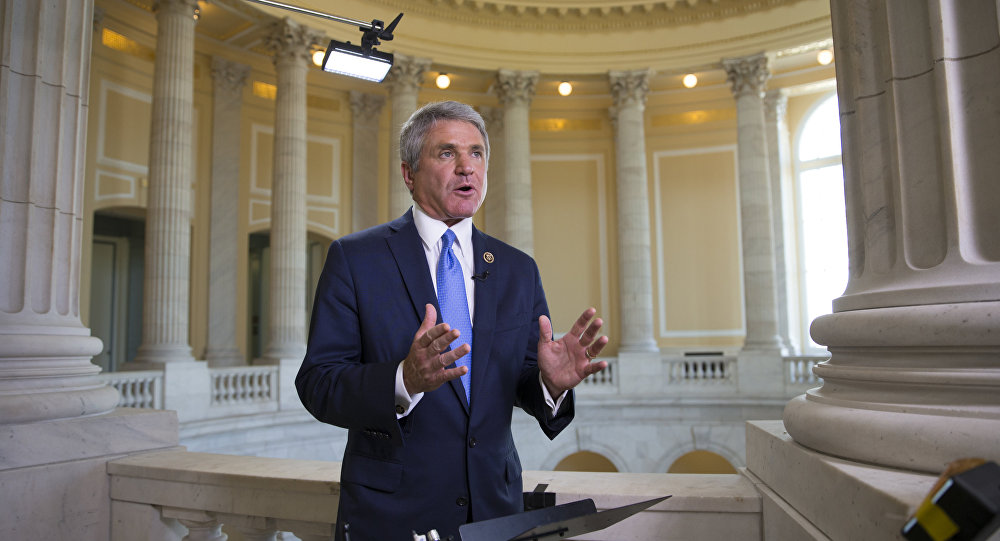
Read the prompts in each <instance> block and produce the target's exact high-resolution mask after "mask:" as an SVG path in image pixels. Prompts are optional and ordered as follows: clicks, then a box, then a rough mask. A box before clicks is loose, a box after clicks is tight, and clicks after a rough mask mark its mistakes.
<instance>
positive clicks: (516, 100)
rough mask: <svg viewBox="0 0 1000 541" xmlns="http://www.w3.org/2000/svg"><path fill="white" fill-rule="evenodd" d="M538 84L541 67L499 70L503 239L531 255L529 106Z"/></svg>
mask: <svg viewBox="0 0 1000 541" xmlns="http://www.w3.org/2000/svg"><path fill="white" fill-rule="evenodd" d="M536 84H538V72H537V71H512V70H505V69H502V70H499V71H498V72H497V85H496V91H497V97H499V98H500V104H501V105H502V106H503V145H502V151H503V154H502V155H499V154H498V156H499V157H500V158H501V159H502V160H503V168H504V179H503V180H504V189H503V199H504V206H505V212H504V229H503V233H502V237H501V238H503V239H505V240H506V242H507V243H508V244H510V245H512V246H514V247H515V248H518V249H520V250H522V251H524V252H525V253H527V254H528V255H532V254H533V253H534V251H535V228H534V226H533V224H532V222H533V216H532V212H533V207H532V205H531V125H530V124H529V114H528V113H529V109H530V108H531V99H532V98H534V96H535V85H536Z"/></svg>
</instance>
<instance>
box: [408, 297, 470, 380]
mask: <svg viewBox="0 0 1000 541" xmlns="http://www.w3.org/2000/svg"><path fill="white" fill-rule="evenodd" d="M435 321H437V310H435V309H434V305H433V304H428V305H426V306H425V307H424V320H423V321H422V322H421V323H420V328H419V329H417V334H416V335H414V336H413V343H412V344H410V353H409V354H408V355H407V356H406V359H405V360H404V361H403V385H405V386H406V391H407V392H408V393H410V395H411V396H412V395H415V394H417V393H423V392H427V391H433V390H434V389H437V388H438V387H440V386H441V384H443V383H444V382H446V381H448V380H452V379H455V378H459V377H462V376H464V375H465V373H466V372H468V371H469V369H468V368H467V367H464V366H460V367H456V368H445V367H446V366H449V365H451V364H452V363H454V362H455V361H456V360H458V359H459V358H461V357H462V356H463V355H465V354H466V353H468V352H469V350H470V349H471V348H470V347H469V345H468V344H462V345H461V346H460V347H459V348H458V349H453V350H451V351H448V352H445V353H441V352H442V351H444V350H446V349H448V345H449V344H451V343H452V342H453V341H454V340H455V339H456V338H458V334H459V333H458V329H452V328H451V326H449V325H448V324H447V323H442V324H440V325H434V322H435Z"/></svg>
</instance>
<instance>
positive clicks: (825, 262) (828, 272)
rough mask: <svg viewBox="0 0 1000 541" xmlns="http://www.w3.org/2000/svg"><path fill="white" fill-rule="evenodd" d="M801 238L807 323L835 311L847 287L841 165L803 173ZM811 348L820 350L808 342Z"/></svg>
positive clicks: (800, 185) (800, 186)
mask: <svg viewBox="0 0 1000 541" xmlns="http://www.w3.org/2000/svg"><path fill="white" fill-rule="evenodd" d="M799 188H800V190H801V194H802V236H803V259H802V268H803V269H804V272H803V274H804V290H805V296H806V298H805V306H806V318H807V319H806V321H807V323H811V322H812V321H813V320H814V319H816V318H817V317H819V316H821V315H823V314H829V313H830V312H831V311H832V303H833V299H835V298H837V297H839V296H840V295H841V294H842V293H843V292H844V288H845V287H847V271H848V268H847V265H848V263H847V218H846V216H847V215H846V212H845V209H844V171H843V167H842V166H840V165H834V166H830V167H823V168H820V169H812V170H809V171H803V172H802V173H801V175H800V176H799ZM809 347H812V348H819V347H820V346H819V345H818V344H816V343H815V342H813V341H812V339H811V338H810V339H809Z"/></svg>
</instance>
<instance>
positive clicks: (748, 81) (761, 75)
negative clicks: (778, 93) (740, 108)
mask: <svg viewBox="0 0 1000 541" xmlns="http://www.w3.org/2000/svg"><path fill="white" fill-rule="evenodd" d="M722 67H723V69H725V70H726V79H727V80H728V81H729V85H730V87H731V89H732V91H733V97H735V98H739V97H741V96H745V95H756V96H761V95H762V94H763V93H764V86H765V84H767V80H768V79H770V78H771V70H770V68H769V67H768V59H767V55H766V54H764V53H757V54H755V55H751V56H744V57H740V58H723V59H722Z"/></svg>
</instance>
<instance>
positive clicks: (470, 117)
mask: <svg viewBox="0 0 1000 541" xmlns="http://www.w3.org/2000/svg"><path fill="white" fill-rule="evenodd" d="M439 120H460V121H462V122H468V123H469V124H472V125H473V126H475V127H476V129H478V130H479V133H480V134H481V135H482V136H483V145H484V147H485V148H484V149H483V150H484V151H485V152H486V163H487V165H488V164H489V159H490V138H489V136H488V135H486V122H485V121H484V120H483V117H482V116H481V115H480V114H479V113H477V112H476V110H475V109H473V108H472V107H471V106H469V105H466V104H464V103H459V102H457V101H439V102H434V103H428V104H427V105H424V106H423V107H421V108H420V109H417V111H416V112H415V113H413V114H412V115H411V116H410V118H409V120H407V121H406V123H404V124H403V127H402V128H401V129H400V130H399V159H400V160H402V161H403V162H404V163H407V164H409V165H410V168H411V169H412V170H413V171H417V170H418V169H419V168H420V151H421V150H423V148H424V139H425V138H426V136H427V132H428V131H429V130H430V129H431V127H432V126H434V124H435V123H436V122H437V121H439Z"/></svg>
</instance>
